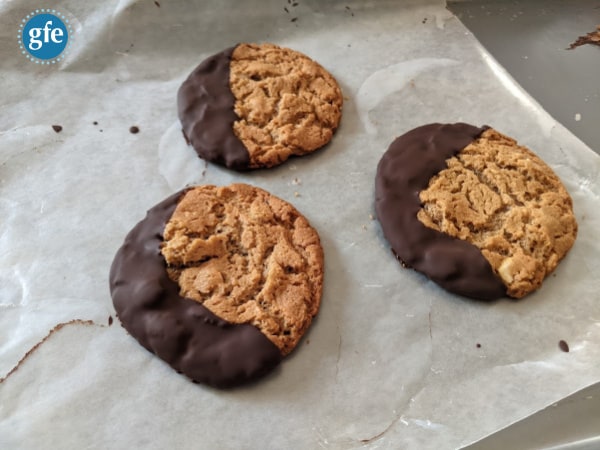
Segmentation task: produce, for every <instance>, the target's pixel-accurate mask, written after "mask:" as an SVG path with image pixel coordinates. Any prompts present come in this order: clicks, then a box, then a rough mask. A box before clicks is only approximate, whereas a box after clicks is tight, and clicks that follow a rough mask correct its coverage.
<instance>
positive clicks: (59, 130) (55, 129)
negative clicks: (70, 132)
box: [52, 125, 62, 133]
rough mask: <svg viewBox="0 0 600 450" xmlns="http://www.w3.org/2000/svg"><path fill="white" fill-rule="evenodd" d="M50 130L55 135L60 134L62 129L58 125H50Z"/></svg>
mask: <svg viewBox="0 0 600 450" xmlns="http://www.w3.org/2000/svg"><path fill="white" fill-rule="evenodd" d="M52 129H53V130H54V131H56V132H57V133H60V132H61V131H62V127H61V126H60V125H52Z"/></svg>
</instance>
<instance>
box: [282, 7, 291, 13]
mask: <svg viewBox="0 0 600 450" xmlns="http://www.w3.org/2000/svg"><path fill="white" fill-rule="evenodd" d="M283 9H284V11H285V12H286V13H288V14H289V13H290V11H289V9H287V7H285V6H284V7H283Z"/></svg>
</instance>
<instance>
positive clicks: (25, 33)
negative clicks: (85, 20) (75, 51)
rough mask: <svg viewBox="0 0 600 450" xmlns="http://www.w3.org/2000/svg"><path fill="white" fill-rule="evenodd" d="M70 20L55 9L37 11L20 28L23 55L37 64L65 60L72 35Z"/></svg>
mask: <svg viewBox="0 0 600 450" xmlns="http://www.w3.org/2000/svg"><path fill="white" fill-rule="evenodd" d="M72 34H73V33H72V29H71V25H69V20H68V19H67V18H65V16H64V15H62V14H61V13H59V12H57V11H56V10H55V9H36V10H35V11H34V12H32V13H31V14H28V15H27V17H25V18H24V19H23V20H22V21H21V24H20V26H19V47H20V49H21V53H22V54H23V55H25V56H26V57H27V59H29V60H30V61H32V62H35V63H36V64H56V63H57V62H58V61H60V60H61V59H64V57H65V54H66V48H67V45H68V43H69V39H70V37H71V35H72Z"/></svg>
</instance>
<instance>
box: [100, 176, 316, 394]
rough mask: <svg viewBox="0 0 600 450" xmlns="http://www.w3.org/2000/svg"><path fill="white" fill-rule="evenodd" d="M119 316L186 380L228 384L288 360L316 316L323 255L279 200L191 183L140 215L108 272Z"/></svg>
mask: <svg viewBox="0 0 600 450" xmlns="http://www.w3.org/2000/svg"><path fill="white" fill-rule="evenodd" d="M110 283H111V292H112V296H113V302H114V305H115V308H116V310H117V313H118V316H119V319H120V320H121V322H122V323H123V325H124V326H125V328H126V329H127V330H128V331H129V332H130V333H131V334H132V335H133V336H134V337H135V338H136V339H137V340H138V341H139V342H140V343H141V344H142V345H143V346H144V347H146V348H147V349H148V350H150V351H152V352H154V353H156V354H157V355H158V356H159V357H161V358H162V359H164V360H165V361H166V362H168V363H169V364H170V365H171V366H172V367H174V368H175V369H176V370H177V371H180V372H183V373H184V374H185V375H187V376H188V377H190V378H192V379H193V380H195V381H199V382H203V383H206V384H209V385H213V386H218V387H229V386H234V385H239V384H242V383H245V382H247V381H249V380H253V379H256V378H257V377H259V376H262V375H264V374H265V373H267V372H269V371H270V370H271V369H272V368H273V367H275V366H276V365H277V364H278V363H279V361H280V360H281V358H282V357H283V356H285V355H287V354H289V353H290V352H291V351H292V350H293V348H294V347H295V346H296V345H297V343H298V341H299V340H300V338H301V337H302V335H303V334H304V333H305V332H306V330H307V329H308V327H309V325H310V323H311V321H312V318H313V317H314V316H315V315H316V314H317V311H318V309H319V304H320V300H321V293H322V283H323V251H322V248H321V245H320V241H319V236H318V234H317V232H316V231H315V230H314V229H313V228H312V227H311V226H310V224H309V223H308V221H307V220H306V219H305V218H304V217H303V216H302V215H301V214H300V213H299V212H298V211H297V210H296V209H295V208H294V207H293V206H291V205H290V204H289V203H286V202H284V201H283V200H281V199H279V198H277V197H274V196H273V195H271V194H269V193H267V192H266V191H264V190H262V189H259V188H256V187H252V186H248V185H244V184H234V185H231V186H227V187H216V186H198V187H194V188H190V189H187V190H185V191H182V192H180V193H178V194H176V195H174V196H172V197H170V198H169V199H167V200H165V201H164V202H162V203H160V204H159V205H157V206H156V207H154V208H152V209H151V210H150V211H149V212H148V216H147V217H146V218H145V219H144V220H143V221H142V222H140V223H139V224H138V225H137V226H136V227H135V228H134V229H133V230H132V231H131V232H130V233H129V235H128V236H127V238H126V240H125V244H124V245H123V246H122V247H121V249H120V250H119V252H118V253H117V256H116V257H115V260H114V262H113V266H112V268H111V274H110Z"/></svg>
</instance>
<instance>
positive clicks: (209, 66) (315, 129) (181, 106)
mask: <svg viewBox="0 0 600 450" xmlns="http://www.w3.org/2000/svg"><path fill="white" fill-rule="evenodd" d="M342 99H343V97H342V92H341V90H340V88H339V86H338V84H337V82H336V80H335V78H333V76H332V75H331V74H329V73H328V72H327V71H326V70H325V69H324V68H323V67H321V66H320V65H319V64H318V63H316V62H315V61H313V60H311V59H310V58H308V57H307V56H305V55H303V54H302V53H299V52H297V51H294V50H290V49H287V48H282V47H278V46H276V45H273V44H261V45H255V44H239V45H236V46H235V47H231V48H228V49H226V50H224V51H222V52H220V53H217V54H215V55H213V56H211V57H209V58H207V59H206V60H204V61H203V62H202V63H201V64H200V65H199V66H198V67H197V68H196V69H194V71H193V72H192V73H191V74H190V76H189V77H188V78H187V79H186V80H185V81H184V82H183V84H182V85H181V87H180V88H179V92H178V94H177V105H178V112H179V119H180V121H181V124H182V127H183V134H184V136H185V138H186V140H187V141H188V143H190V144H191V145H192V146H193V147H194V149H195V150H196V152H197V153H198V155H199V156H200V157H201V158H203V159H205V160H207V161H211V162H214V163H217V164H220V165H223V166H225V167H227V168H229V169H234V170H238V171H243V170H249V169H258V168H267V167H273V166H276V165H278V164H281V163H282V162H284V161H285V160H287V159H288V158H289V157H290V156H291V155H305V154H307V153H311V152H313V151H315V150H317V149H318V148H320V147H322V146H324V145H325V144H327V143H328V142H329V141H330V140H331V138H332V137H333V134H334V132H335V130H336V129H337V127H338V125H339V122H340V118H341V113H342V102H343V100H342Z"/></svg>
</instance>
